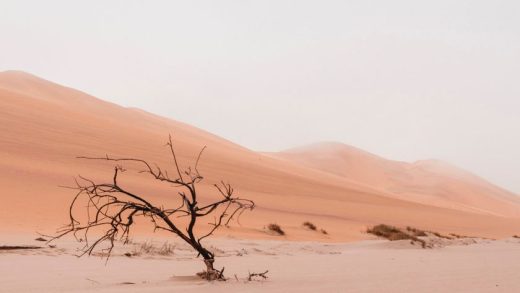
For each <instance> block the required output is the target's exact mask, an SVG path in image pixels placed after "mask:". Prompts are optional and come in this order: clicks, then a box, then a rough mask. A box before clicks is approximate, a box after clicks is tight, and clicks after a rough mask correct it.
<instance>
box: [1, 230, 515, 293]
mask: <svg viewBox="0 0 520 293" xmlns="http://www.w3.org/2000/svg"><path fill="white" fill-rule="evenodd" d="M20 239H21V238H17V239H14V238H13V239H11V240H10V243H8V244H13V243H14V242H17V243H18V244H20V243H19V241H21V240H20ZM25 239H28V238H27V237H26V238H25ZM24 241H25V243H24V244H30V245H40V246H45V243H44V242H36V241H34V240H32V239H31V241H28V240H24ZM143 241H145V240H143ZM143 241H141V242H139V241H136V242H135V243H134V244H130V245H127V246H125V247H117V248H116V250H115V251H114V254H113V257H111V258H110V260H109V261H108V263H106V264H105V260H104V259H103V258H101V257H100V256H91V257H82V258H77V257H76V256H74V255H73V254H74V253H75V251H74V250H75V247H78V245H79V244H78V243H73V242H63V241H61V242H58V243H56V244H57V247H55V248H44V249H38V250H11V251H2V252H0V276H1V280H2V282H1V283H2V285H1V287H0V291H1V292H17V293H21V292H109V293H115V292H520V262H519V261H518V260H520V239H517V238H509V239H503V240H496V241H494V240H474V239H466V240H464V241H459V242H457V243H452V245H449V246H446V247H439V248H434V249H420V248H418V247H417V246H411V245H410V244H409V243H408V242H406V241H396V242H388V241H386V240H367V241H361V242H354V243H343V244H325V243H317V242H288V241H268V240H237V239H230V238H226V239H216V240H212V241H211V242H210V243H211V245H213V247H218V249H216V248H214V250H215V251H216V252H217V267H221V266H225V274H226V276H227V277H229V278H230V279H229V280H228V281H227V282H211V283H208V282H205V281H202V280H200V279H198V278H197V277H194V274H195V273H196V272H198V271H200V270H202V267H203V265H202V262H201V260H200V259H196V258H195V254H194V253H193V252H192V251H191V250H189V248H188V247H186V246H185V245H183V244H181V243H173V245H174V246H175V248H174V249H173V253H169V254H168V255H158V254H153V253H145V252H143V251H142V250H141V252H142V253H141V255H134V256H131V257H126V256H124V255H123V254H124V253H126V252H130V253H135V252H138V251H140V248H139V247H140V246H141V244H142V243H143ZM4 242H5V241H4ZM148 243H152V242H148ZM162 243H163V242H162V241H158V240H155V242H153V244H154V245H155V246H156V247H157V248H160V247H161V245H162ZM170 243H171V242H170ZM1 244H2V245H5V243H1ZM266 269H268V270H269V273H268V276H269V279H267V280H265V281H264V280H259V281H251V282H248V281H246V280H245V279H246V277H247V275H248V271H251V272H261V271H264V270H266ZM235 274H236V276H237V278H238V280H237V279H236V278H235Z"/></svg>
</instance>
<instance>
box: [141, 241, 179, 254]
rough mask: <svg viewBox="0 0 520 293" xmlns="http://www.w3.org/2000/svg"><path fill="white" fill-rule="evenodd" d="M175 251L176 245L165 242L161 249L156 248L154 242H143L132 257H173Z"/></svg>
mask: <svg viewBox="0 0 520 293" xmlns="http://www.w3.org/2000/svg"><path fill="white" fill-rule="evenodd" d="M174 251H175V244H170V243H168V242H164V243H163V245H161V246H160V247H157V246H155V245H154V244H153V243H152V242H143V243H141V244H139V245H137V246H136V247H134V250H133V251H132V253H131V255H135V256H139V255H143V254H146V255H162V256H170V255H173V254H174Z"/></svg>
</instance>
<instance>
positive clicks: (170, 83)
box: [0, 0, 520, 193]
mask: <svg viewBox="0 0 520 293" xmlns="http://www.w3.org/2000/svg"><path fill="white" fill-rule="evenodd" d="M8 69H17V70H24V71H28V72H30V73H33V74H36V75H39V76H41V77H43V78H46V79H49V80H52V81H55V82H58V83H61V84H65V85H67V86H70V87H73V88H77V89H80V90H83V91H86V92H88V93H90V94H93V95H95V96H97V97H99V98H102V99H104V100H108V101H112V102H114V103H117V104H120V105H123V106H130V107H138V108H141V109H144V110H147V111H149V112H153V113H156V114H159V115H162V116H167V117H170V118H173V119H176V120H180V121H183V122H186V123H189V124H192V125H194V126H197V127H200V128H202V129H205V130H207V131H210V132H212V133H215V134H217V135H220V136H222V137H224V138H226V139H229V140H231V141H234V142H236V143H238V144H241V145H243V146H245V147H248V148H251V149H253V150H261V151H277V150H282V149H286V148H291V147H294V146H299V145H303V144H308V143H313V142H318V141H324V140H326V141H339V142H343V143H346V144H350V145H353V146H356V147H359V148H362V149H365V150H367V151H370V152H372V153H375V154H378V155H381V156H384V157H386V158H389V159H394V160H403V161H415V160H420V159H429V158H435V159H441V160H445V161H448V162H451V163H453V164H455V165H458V166H460V167H463V168H465V169H467V170H470V171H472V172H474V173H476V174H478V175H480V176H483V177H485V178H487V179H489V180H491V181H492V182H494V183H496V184H498V185H501V186H503V187H505V188H508V189H510V190H512V191H514V192H516V193H520V1H497V0H493V1H492V0H489V1H457V0H451V1H418V0H415V1H397V0H393V1H387V0H381V1H367V0H365V1H361V0H360V1H325V0H322V1H303V0H297V1H283V0H276V1H266V0H258V1H247V0H236V1H213V0H208V1H191V0H190V1H128V0H126V1H92V0H90V1H65V0H64V1H20V0H17V1H10V0H7V1H6V0H0V71H3V70H8Z"/></svg>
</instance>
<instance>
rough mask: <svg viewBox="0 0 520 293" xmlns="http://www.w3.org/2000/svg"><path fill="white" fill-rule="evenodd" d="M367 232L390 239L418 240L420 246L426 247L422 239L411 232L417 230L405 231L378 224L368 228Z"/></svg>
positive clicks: (413, 241)
mask: <svg viewBox="0 0 520 293" xmlns="http://www.w3.org/2000/svg"><path fill="white" fill-rule="evenodd" d="M367 233H370V234H374V235H376V236H378V237H383V238H386V239H388V240H390V241H396V240H407V239H408V240H411V241H412V243H415V242H418V243H420V244H421V246H422V248H426V242H425V241H424V240H422V239H419V238H417V236H415V235H413V233H418V232H411V233H407V232H405V231H403V230H401V229H399V228H397V227H394V226H390V225H385V224H379V225H376V226H374V227H372V228H368V229H367ZM419 234H421V233H419Z"/></svg>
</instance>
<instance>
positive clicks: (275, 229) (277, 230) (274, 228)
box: [267, 224, 285, 235]
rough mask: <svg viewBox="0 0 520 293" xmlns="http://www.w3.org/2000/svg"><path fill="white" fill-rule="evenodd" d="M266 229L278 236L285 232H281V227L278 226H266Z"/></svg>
mask: <svg viewBox="0 0 520 293" xmlns="http://www.w3.org/2000/svg"><path fill="white" fill-rule="evenodd" d="M267 229H269V231H272V232H274V233H276V234H278V235H285V231H284V230H282V227H280V225H278V224H269V225H268V226H267Z"/></svg>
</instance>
